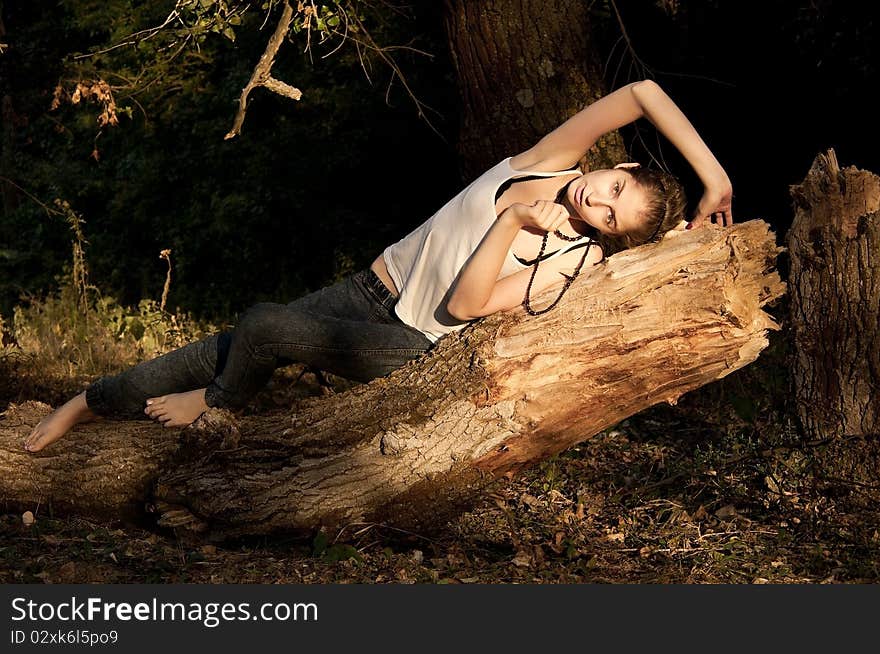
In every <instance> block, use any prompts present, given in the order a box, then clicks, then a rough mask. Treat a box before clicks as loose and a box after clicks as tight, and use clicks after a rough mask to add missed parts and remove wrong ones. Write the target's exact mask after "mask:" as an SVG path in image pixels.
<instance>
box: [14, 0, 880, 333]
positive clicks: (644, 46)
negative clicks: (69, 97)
mask: <svg viewBox="0 0 880 654" xmlns="http://www.w3.org/2000/svg"><path fill="white" fill-rule="evenodd" d="M120 4H126V3H120V2H119V1H114V2H109V3H95V2H91V1H90V0H82V1H80V2H65V3H62V2H57V1H52V2H49V1H41V2H8V1H7V2H4V3H2V8H0V11H2V14H0V15H2V18H3V22H4V25H5V28H6V32H7V34H6V36H5V37H4V38H3V39H2V40H3V41H4V42H7V43H9V45H10V48H9V50H8V51H7V52H6V53H5V54H4V55H2V56H0V93H2V95H3V96H6V97H8V98H9V99H10V102H11V105H10V106H12V107H13V109H14V113H13V114H12V115H9V114H6V113H5V114H4V118H3V120H4V128H3V134H4V140H3V156H2V158H0V166H2V170H0V175H2V176H3V177H6V178H8V179H10V180H12V181H13V182H15V183H16V184H17V185H18V186H20V187H21V188H22V189H25V190H27V191H28V192H29V193H30V194H32V195H33V196H34V197H36V198H37V199H39V200H41V201H42V202H45V203H47V204H50V203H51V202H52V201H53V200H54V198H56V197H57V198H63V199H66V200H67V201H69V202H70V203H71V205H72V207H73V208H74V209H75V210H76V211H77V212H78V213H79V214H81V215H82V217H83V218H84V219H85V221H86V223H85V224H84V226H83V228H84V231H85V234H86V238H87V239H88V242H89V243H88V246H87V249H86V259H87V262H88V264H89V269H90V273H91V277H90V280H91V281H92V282H93V283H94V284H96V285H97V286H99V287H100V288H101V289H102V290H103V291H104V292H105V293H108V294H110V295H113V296H114V297H117V298H118V299H119V300H120V301H121V302H124V303H129V304H134V303H136V302H137V301H138V300H139V299H140V298H143V297H153V298H156V299H158V297H159V295H160V294H161V290H162V285H163V283H164V280H165V269H166V264H165V262H163V261H161V260H159V258H158V252H159V250H161V249H163V248H171V249H172V260H173V262H174V278H173V282H172V286H171V294H170V296H169V308H174V307H180V308H182V309H185V310H187V311H191V312H193V313H195V314H196V315H198V316H201V317H205V318H208V319H224V320H226V319H229V318H230V317H231V316H232V314H234V313H235V312H238V311H241V310H243V309H244V308H246V307H247V306H249V305H250V304H253V303H254V302H257V301H261V300H271V301H289V300H290V299H293V298H294V297H296V296H298V295H299V294H301V293H304V292H307V291H309V290H314V289H315V288H317V287H319V286H321V285H323V284H327V283H330V282H332V281H334V280H335V279H338V278H340V277H341V276H342V275H345V274H347V273H349V272H353V271H354V270H356V269H357V268H359V267H362V266H365V265H368V264H369V262H370V261H372V259H373V258H374V257H375V256H376V255H377V254H378V253H379V252H380V251H381V250H382V248H383V247H384V246H385V245H387V244H388V243H390V242H393V241H394V240H397V239H399V238H401V237H402V236H404V235H405V234H406V233H407V232H408V231H409V230H410V229H412V228H413V227H415V226H417V225H418V224H419V223H421V222H422V221H423V220H425V219H426V218H427V217H428V216H430V215H431V214H432V213H433V212H434V211H435V210H436V209H437V208H438V207H439V206H440V205H441V204H442V203H443V202H445V200H446V199H448V198H449V197H450V196H452V195H453V194H455V193H456V192H457V191H458V190H459V188H460V186H461V183H462V180H461V178H460V177H459V175H458V172H457V170H458V169H457V161H456V152H455V140H456V134H457V130H458V114H457V91H456V86H455V76H454V73H453V70H452V68H451V64H450V60H449V56H448V53H447V52H446V44H445V35H444V32H443V24H442V3H439V2H416V3H414V5H413V9H412V11H411V12H410V17H407V16H405V15H400V16H394V17H391V18H389V19H388V20H387V21H385V22H383V23H382V24H381V25H379V26H378V27H377V28H376V30H377V35H378V36H380V37H381V38H383V39H385V41H386V42H389V43H392V42H408V41H409V40H410V39H413V44H414V45H416V46H418V47H420V48H422V49H425V50H427V51H429V52H431V53H433V55H434V56H433V58H430V59H429V58H425V57H418V56H414V55H412V56H410V55H406V54H403V55H402V56H401V58H400V62H401V65H402V67H403V68H404V70H405V72H406V74H407V77H408V80H409V82H410V84H411V85H412V86H413V88H414V89H415V91H416V93H417V94H418V95H419V97H420V98H421V99H422V100H423V101H424V102H426V103H427V104H428V105H430V106H431V107H433V108H435V109H436V110H437V111H438V112H439V114H434V113H429V117H430V118H431V121H432V123H433V126H434V129H432V128H431V127H429V126H428V125H427V124H426V123H425V122H424V121H422V120H419V119H418V117H417V116H416V112H415V110H414V108H413V105H412V104H411V103H410V102H409V100H408V99H407V98H406V97H405V95H404V94H403V93H402V92H401V90H400V84H399V83H395V84H393V85H392V87H391V90H390V92H389V93H388V94H387V98H388V103H386V85H387V83H388V79H389V72H388V71H387V69H384V68H382V67H381V66H380V65H374V66H373V68H372V70H371V80H372V83H371V82H369V81H367V79H366V78H365V76H364V74H363V72H362V71H361V70H360V66H359V64H358V60H357V57H356V55H355V54H354V52H353V51H352V50H351V49H345V48H344V49H343V50H341V51H340V53H338V54H337V55H335V56H334V57H332V58H328V59H322V58H321V57H320V56H319V55H320V54H321V52H320V50H316V51H315V52H314V53H313V57H312V60H310V58H309V57H308V56H307V55H305V54H303V53H302V52H300V51H298V49H297V48H296V47H294V46H290V45H288V46H286V49H284V50H283V51H282V54H281V56H279V59H278V61H277V63H276V66H275V68H274V74H275V75H276V76H277V77H279V78H280V79H284V80H287V81H290V82H291V83H293V84H295V85H296V86H298V87H300V88H302V89H303V91H304V96H303V99H302V101H300V102H298V103H294V102H292V101H290V100H286V99H282V98H279V97H277V96H272V95H270V94H268V93H264V92H260V91H258V92H257V93H255V94H254V96H253V102H252V104H251V108H250V109H249V112H248V116H247V120H246V122H245V124H244V129H243V132H242V135H241V136H240V137H239V138H237V139H235V140H232V141H224V140H223V135H224V134H225V133H226V131H227V130H228V129H229V127H230V126H231V123H232V118H233V116H234V112H235V102H236V99H237V96H238V93H239V91H240V89H241V87H242V86H243V85H244V83H245V82H246V81H247V79H248V77H249V76H250V72H251V70H252V68H253V65H254V62H255V61H256V60H257V58H258V57H259V55H260V54H261V53H262V51H263V48H264V47H265V42H266V39H267V37H268V29H264V30H263V31H262V32H261V31H259V30H258V29H256V28H257V27H258V24H259V22H261V17H256V18H259V20H256V23H253V22H246V23H245V25H243V26H242V28H241V29H240V30H239V32H238V38H237V39H236V41H235V43H231V42H229V41H227V40H225V39H223V38H221V37H216V38H214V39H210V40H208V41H206V43H205V44H204V45H203V53H202V55H201V59H199V60H195V61H189V62H188V63H186V65H185V66H184V65H183V64H181V68H180V70H179V71H178V74H179V80H177V81H175V82H173V83H172V82H168V83H167V85H166V86H165V87H162V85H161V84H159V85H157V86H156V87H154V88H153V89H152V90H151V91H150V92H149V93H146V94H144V95H142V96H139V99H140V100H141V101H142V103H143V105H144V109H145V110H144V111H141V110H140V109H139V107H137V106H135V105H133V104H132V102H131V101H129V102H128V104H129V105H131V106H134V111H133V113H132V116H131V118H127V117H123V118H122V121H121V124H120V126H119V127H116V128H112V129H105V130H103V132H102V133H101V134H100V136H99V137H98V138H97V139H96V132H97V128H96V126H95V123H94V116H95V114H96V112H97V110H96V109H95V107H94V106H91V107H88V106H86V107H84V106H82V105H80V106H78V107H70V106H67V107H62V108H61V109H59V110H56V111H54V112H50V111H48V105H49V102H50V100H51V94H52V90H53V88H54V87H55V85H56V84H57V83H58V81H59V80H60V79H62V78H63V75H64V62H65V61H68V62H69V58H68V57H67V55H69V53H71V52H85V51H88V50H89V49H90V48H93V47H94V45H95V44H96V43H98V44H100V43H105V42H113V37H114V35H124V34H125V32H126V29H128V30H129V31H131V29H132V25H127V24H126V23H125V16H126V15H127V14H125V12H124V11H121V10H118V11H117V9H118V8H117V5H120ZM593 4H594V5H595V11H596V21H597V23H596V24H597V30H596V35H595V38H596V39H597V40H598V41H599V43H600V49H601V51H602V57H603V62H605V71H606V83H607V85H608V88H609V89H612V88H617V87H619V86H622V85H623V84H626V83H628V82H631V81H634V80H636V79H641V78H643V77H651V78H653V79H655V80H656V81H658V82H659V83H660V85H661V86H662V87H663V88H664V89H665V90H666V91H667V92H668V93H669V95H670V96H671V97H672V98H673V99H674V100H675V101H676V102H677V103H678V104H679V106H680V107H681V108H682V110H683V111H684V112H685V114H686V115H687V116H688V117H689V118H690V119H691V121H692V122H693V124H694V125H695V127H696V128H697V130H698V131H699V132H700V133H701V135H702V136H703V137H704V140H705V141H706V143H707V144H708V145H709V147H710V148H711V149H712V150H713V152H714V153H715V154H716V156H717V157H718V159H719V160H720V161H721V163H722V164H723V165H724V166H725V168H726V169H727V171H728V173H729V175H730V177H731V180H732V182H733V185H734V213H735V217H736V219H737V221H742V220H747V219H751V218H763V219H765V220H767V221H768V222H770V223H771V224H772V225H773V227H774V228H775V229H776V230H777V234H778V237H779V240H780V242H782V240H783V238H784V234H785V230H786V229H787V228H788V226H789V224H790V221H791V218H792V216H791V207H790V200H789V191H788V188H789V185H791V184H794V183H798V182H799V181H801V180H802V179H803V177H804V175H805V174H806V172H807V170H808V169H809V167H810V164H811V163H812V161H813V159H814V157H815V156H816V154H818V153H819V152H822V151H824V150H825V149H827V148H830V147H833V148H834V149H835V150H836V152H837V156H838V159H839V161H840V163H841V164H842V165H844V166H846V165H855V166H858V167H860V168H864V169H869V170H873V171H875V172H877V171H880V161H878V157H880V154H878V147H877V145H878V142H877V141H878V139H877V135H876V128H875V126H874V121H873V113H874V112H873V104H872V95H873V94H872V93H871V91H873V89H874V88H876V87H877V82H878V79H877V66H876V64H877V53H876V45H875V44H876V38H875V36H876V21H875V19H874V16H873V11H872V10H871V8H870V4H869V3H860V2H830V1H827V0H817V1H815V2H791V1H788V0H784V1H780V2H753V1H750V0H747V1H729V2H722V1H711V0H710V1H708V2H696V1H682V2H678V3H672V4H675V6H676V11H675V12H669V11H666V10H664V9H663V7H662V5H664V4H665V5H669V4H671V3H647V2H637V1H636V0H620V1H619V2H617V7H618V8H619V10H620V12H621V15H622V18H623V22H624V24H625V26H626V30H627V33H628V35H629V39H630V42H631V45H632V49H633V51H634V52H635V54H636V55H637V56H638V59H634V58H633V57H632V53H631V52H628V51H626V50H625V49H624V48H623V47H622V45H621V44H619V43H618V41H619V39H620V35H621V32H620V28H619V25H618V23H617V20H616V19H615V18H614V15H613V13H612V12H610V11H609V9H610V5H609V4H608V3H607V2H605V3H603V2H598V3H593ZM127 5H128V6H130V7H135V8H139V9H137V10H138V11H139V12H140V14H138V15H139V16H140V18H141V19H144V18H143V13H144V12H145V11H148V9H144V7H148V6H149V5H150V3H138V2H129V3H127ZM152 5H153V6H156V5H163V3H152ZM548 10H552V4H551V3H548ZM126 11H134V9H131V10H126ZM113 12H117V13H113ZM166 12H167V7H164V6H160V7H158V8H156V9H155V10H154V13H155V15H156V16H157V17H159V18H160V19H161V16H163V15H164V14H165V13H166ZM258 13H259V12H258ZM144 20H145V19H144ZM270 26H271V23H270ZM246 28H248V29H246ZM573 29H575V28H574V27H573ZM579 37H580V35H577V34H576V35H573V38H579ZM615 44H617V45H616V47H615ZM111 63H112V62H105V65H106V66H107V67H109V66H110V64H111ZM151 94H152V95H151ZM120 104H125V102H124V101H123V100H120ZM642 122H643V123H644V121H642ZM624 136H625V138H626V141H627V145H628V147H630V148H631V152H632V153H633V157H634V158H635V159H636V160H639V161H643V162H645V161H647V157H648V156H649V154H648V153H647V152H646V151H645V148H644V145H643V143H642V141H641V140H640V139H639V138H638V137H639V136H641V138H642V140H643V141H644V143H645V144H647V146H648V150H649V151H650V152H651V153H653V154H654V155H655V156H658V155H662V157H663V158H664V160H665V161H666V163H667V165H668V167H669V168H670V169H671V170H672V172H674V173H676V174H678V175H679V176H680V177H681V178H682V180H683V181H684V182H685V185H686V189H687V190H688V192H689V197H690V200H691V205H692V206H693V205H695V203H696V201H697V200H698V199H699V192H700V186H699V183H698V181H697V180H696V179H695V177H694V176H693V174H692V172H691V171H690V169H689V167H688V166H687V163H686V162H684V161H683V160H682V159H681V158H680V157H679V156H678V155H677V153H676V152H675V151H674V149H673V148H671V146H669V145H668V144H665V145H663V144H662V143H661V141H658V139H657V138H656V134H655V133H653V132H652V128H651V126H650V125H649V124H648V123H644V124H642V125H640V126H639V129H638V131H636V129H634V128H627V129H625V130H624ZM94 147H97V148H98V149H99V151H100V159H99V160H97V161H96V160H95V159H93V158H92V157H90V154H91V152H92V150H93V148H94ZM70 240H71V236H70V231H69V229H68V228H67V226H66V225H65V223H64V221H63V220H62V219H60V218H59V217H58V216H54V215H47V213H46V212H45V211H44V210H43V209H41V208H40V207H39V205H37V204H36V203H35V202H32V201H31V200H29V199H28V198H27V197H26V196H24V195H22V194H20V193H19V194H18V195H17V201H16V202H14V203H12V204H9V203H8V202H7V203H6V204H4V207H3V213H2V215H0V252H2V255H0V315H4V316H8V315H9V314H10V313H11V311H12V307H13V306H14V305H15V304H16V303H18V302H20V301H21V300H20V298H21V296H22V294H23V293H35V294H42V293H47V292H51V291H53V290H54V289H55V288H56V287H57V284H58V278H57V276H58V275H59V274H62V272H63V270H64V266H65V264H66V262H67V261H69V259H70Z"/></svg>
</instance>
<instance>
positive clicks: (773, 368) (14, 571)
mask: <svg viewBox="0 0 880 654" xmlns="http://www.w3.org/2000/svg"><path fill="white" fill-rule="evenodd" d="M786 342H787V337H786V335H785V332H784V331H783V332H776V333H773V334H771V345H770V347H769V348H768V349H767V350H765V351H764V352H763V353H762V355H761V357H760V358H759V359H758V361H757V362H756V363H754V364H752V365H751V366H748V367H747V368H745V369H743V370H741V371H738V372H736V373H734V374H732V375H730V376H728V377H726V378H724V379H722V380H720V381H719V382H716V383H714V384H711V385H709V386H706V387H703V388H701V389H698V390H697V391H694V392H692V393H690V394H688V395H686V396H684V397H683V398H681V400H680V402H679V403H678V404H677V405H676V406H669V405H666V404H660V405H657V406H655V407H652V408H651V409H649V410H647V411H644V412H642V413H640V414H638V415H636V416H633V417H631V418H629V419H628V420H625V421H623V422H622V423H620V424H619V425H616V426H615V427H613V428H611V429H608V430H606V431H604V432H602V433H600V434H597V435H596V436H594V437H592V438H589V439H587V440H585V441H584V442H583V443H581V444H580V445H578V446H576V447H574V448H572V449H570V450H568V451H566V452H564V453H562V454H560V455H558V456H555V457H553V458H551V459H549V460H547V461H544V462H543V463H541V464H540V465H539V466H537V467H535V468H533V469H531V470H528V471H526V472H524V473H523V474H522V475H521V476H519V477H518V478H516V479H514V480H512V481H509V482H505V483H504V484H502V485H501V486H499V487H498V488H497V489H496V490H495V491H494V492H492V493H490V494H489V495H487V496H486V497H484V498H483V499H482V500H481V501H480V502H479V503H478V505H476V506H475V507H474V508H473V509H472V510H471V511H469V512H467V513H464V514H463V515H461V516H460V517H459V518H458V519H456V520H454V521H452V522H450V523H449V524H448V525H447V526H446V528H445V529H444V530H442V531H441V532H439V533H433V534H414V533H404V532H399V531H395V530H393V529H389V528H386V527H383V526H381V525H373V526H367V527H364V528H362V529H361V530H360V531H359V532H352V533H347V534H345V535H344V538H343V539H342V540H337V534H327V533H323V532H320V533H315V534H313V535H312V536H311V537H310V538H308V539H303V538H301V537H300V538H289V537H284V536H274V537H259V538H256V537H255V538H247V539H241V540H238V541H235V542H228V543H225V544H223V545H199V544H193V542H192V541H191V539H188V538H185V537H180V535H179V534H177V533H175V532H174V531H173V530H167V529H165V530H163V529H145V528H142V527H136V526H132V525H126V524H122V523H120V522H115V521H111V522H97V521H93V520H87V519H84V518H81V517H70V516H53V515H52V512H51V507H45V506H44V507H39V508H37V510H36V511H34V513H35V518H36V519H35V522H34V523H33V524H31V525H26V524H24V522H23V520H22V516H21V515H20V514H17V513H4V514H2V515H0V583H41V582H42V583H87V582H98V583H876V582H877V581H880V512H878V511H876V510H873V511H872V510H866V509H865V506H866V504H865V502H864V501H862V500H863V499H864V498H860V493H861V489H860V488H859V487H858V486H856V485H852V486H847V485H846V484H841V483H839V482H838V483H833V484H831V483H829V481H828V480H825V479H822V477H821V474H820V473H819V472H817V471H816V470H814V467H813V465H812V462H813V459H812V457H811V454H812V450H814V449H815V448H817V447H822V445H812V446H811V445H808V444H805V443H804V441H803V440H802V439H801V437H800V436H799V435H798V433H797V429H796V424H795V421H794V419H793V417H792V414H791V402H790V401H789V397H790V389H789V386H790V384H789V380H788V378H787V375H786V373H785V370H786V369H787V367H786V359H787V356H788V352H787V346H786ZM300 372H302V371H301V370H299V369H298V368H297V367H296V366H291V367H288V368H283V369H279V370H278V371H276V375H275V377H274V378H273V380H272V382H271V383H270V385H269V386H268V387H267V389H266V390H265V391H263V392H262V393H261V394H260V395H259V396H258V397H257V398H256V399H255V400H254V402H253V403H252V405H251V407H249V409H248V410H249V411H260V412H268V411H273V410H274V411H282V410H283V407H284V406H285V404H289V403H290V402H291V400H292V399H293V398H295V397H297V396H301V395H302V394H304V393H306V394H310V393H315V392H328V389H327V388H326V387H325V388H323V389H322V387H320V386H319V385H318V384H316V383H315V378H314V376H313V375H311V374H306V375H304V376H300V374H299V373H300ZM297 377H300V378H299V381H297ZM310 380H311V381H310ZM336 381H339V380H336ZM332 382H333V379H332V378H331V383H332ZM65 390H66V389H63V388H58V389H57V392H56V393H54V394H50V395H51V396H52V397H53V400H52V401H55V400H56V399H60V398H62V397H64V396H65ZM67 390H69V389H67ZM46 392H47V391H46V389H45V388H44V389H43V390H42V393H43V395H42V399H43V400H44V401H45V400H46ZM330 392H332V391H330ZM68 394H69V392H68ZM6 395H7V398H6V401H4V402H2V403H0V404H2V405H3V406H4V407H5V405H6V404H7V403H8V390H7V392H6ZM869 506H870V505H869ZM0 510H2V507H0Z"/></svg>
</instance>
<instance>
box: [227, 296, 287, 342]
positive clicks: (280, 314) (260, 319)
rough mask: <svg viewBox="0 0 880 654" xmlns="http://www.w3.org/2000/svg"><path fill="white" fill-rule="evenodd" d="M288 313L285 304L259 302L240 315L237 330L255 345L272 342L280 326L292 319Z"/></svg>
mask: <svg viewBox="0 0 880 654" xmlns="http://www.w3.org/2000/svg"><path fill="white" fill-rule="evenodd" d="M288 313H289V310H288V309H287V307H286V306H285V305H283V304H277V303H275V302H257V303H256V304H254V305H252V306H250V307H248V308H247V309H246V310H245V311H244V312H243V313H242V314H241V315H240V316H239V317H238V321H237V322H236V325H235V332H236V333H237V334H239V335H240V336H242V337H244V338H246V339H247V340H248V341H250V342H251V343H253V344H254V345H261V344H263V343H268V342H271V341H272V340H273V337H274V336H276V335H277V331H278V329H279V327H280V326H281V325H283V324H284V323H285V322H287V321H288V320H289V319H290V317H289V316H288V315H287V314H288Z"/></svg>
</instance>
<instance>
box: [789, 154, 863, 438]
mask: <svg viewBox="0 0 880 654" xmlns="http://www.w3.org/2000/svg"><path fill="white" fill-rule="evenodd" d="M791 194H792V197H793V199H794V205H795V216H794V221H793V222H792V225H791V229H790V230H789V233H788V246H789V251H790V254H791V288H792V294H791V303H792V304H791V311H792V313H791V315H792V330H793V333H794V345H795V356H794V361H793V365H792V375H793V378H794V385H795V390H796V399H797V409H798V413H799V416H800V420H801V423H802V425H803V427H804V429H805V431H806V433H807V435H808V436H809V437H811V438H814V439H821V438H827V437H836V436H844V435H847V436H849V435H856V436H871V435H877V434H878V433H880V392H878V389H880V216H878V209H880V177H877V175H874V174H872V173H870V172H865V171H861V170H858V169H857V168H855V167H852V166H850V167H849V168H846V169H844V170H841V169H840V167H839V166H838V164H837V157H836V156H835V154H834V151H833V150H829V151H828V153H827V154H825V155H819V156H818V157H817V158H816V160H815V162H814V163H813V166H812V168H811V169H810V171H809V173H807V176H806V178H805V179H804V181H803V183H802V184H799V185H797V186H793V187H792V188H791Z"/></svg>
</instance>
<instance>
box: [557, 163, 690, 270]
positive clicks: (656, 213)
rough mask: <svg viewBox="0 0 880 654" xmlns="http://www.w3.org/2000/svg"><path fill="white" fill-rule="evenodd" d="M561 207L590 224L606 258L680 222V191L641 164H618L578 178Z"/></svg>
mask: <svg viewBox="0 0 880 654" xmlns="http://www.w3.org/2000/svg"><path fill="white" fill-rule="evenodd" d="M562 201H563V203H564V204H565V205H566V207H567V208H568V209H569V212H571V213H572V217H574V218H576V219H577V218H579V219H581V220H583V221H584V222H586V223H587V224H589V225H591V226H592V227H593V228H594V229H595V230H596V231H597V232H598V234H597V240H598V241H599V244H600V245H601V246H602V250H603V252H604V253H605V255H606V256H609V255H611V254H613V253H614V252H618V251H620V250H623V249H626V248H630V247H635V246H637V245H642V244H643V243H648V242H649V241H655V240H658V239H659V238H660V237H661V236H662V235H663V234H665V233H666V232H668V231H669V230H671V229H673V228H674V227H676V226H677V225H678V224H679V223H680V222H681V221H682V220H683V219H684V214H685V208H686V198H685V194H684V188H683V187H682V185H681V184H680V183H679V182H678V180H677V179H675V177H673V176H672V175H670V174H668V173H665V172H663V171H658V170H648V169H646V168H642V167H641V166H639V164H619V165H617V166H615V167H614V168H610V169H602V170H595V171H591V172H588V173H585V174H584V175H581V176H580V177H576V178H575V179H574V180H572V181H571V182H570V183H569V184H568V185H567V187H566V188H565V194H564V198H563V199H562Z"/></svg>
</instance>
